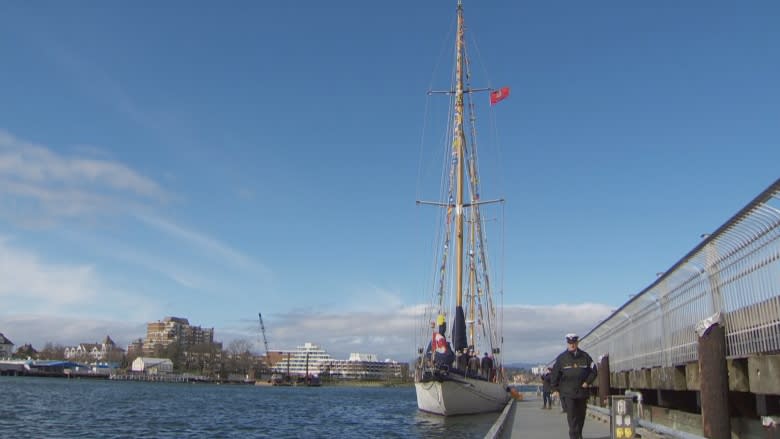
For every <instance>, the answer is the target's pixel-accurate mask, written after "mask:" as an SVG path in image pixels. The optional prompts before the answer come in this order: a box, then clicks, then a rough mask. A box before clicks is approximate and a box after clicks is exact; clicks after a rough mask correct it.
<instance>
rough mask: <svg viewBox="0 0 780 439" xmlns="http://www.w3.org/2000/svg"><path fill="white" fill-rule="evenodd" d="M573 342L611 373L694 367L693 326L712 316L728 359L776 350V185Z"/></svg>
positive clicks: (779, 255) (779, 302)
mask: <svg viewBox="0 0 780 439" xmlns="http://www.w3.org/2000/svg"><path fill="white" fill-rule="evenodd" d="M703 237H704V238H705V239H704V240H703V241H702V242H701V243H700V244H699V245H698V246H696V247H695V248H694V249H693V250H691V251H690V252H689V253H688V254H687V255H685V256H684V257H683V258H682V259H680V260H679V261H678V262H677V263H675V264H674V265H673V266H672V267H671V268H670V269H669V270H667V271H666V272H664V273H662V274H659V277H658V279H656V281H655V282H653V284H651V285H650V286H648V287H647V288H645V289H644V290H642V291H641V292H639V293H638V294H636V295H635V296H634V297H633V298H632V299H631V300H630V301H628V302H627V303H626V304H624V305H623V306H621V307H620V308H619V309H617V310H616V311H615V312H613V313H612V314H611V315H610V316H609V317H607V318H606V319H605V320H604V321H602V322H601V323H599V324H598V325H597V326H596V327H595V328H594V329H593V330H591V331H590V332H589V333H588V334H587V335H586V336H585V337H583V339H582V341H581V346H582V347H583V349H585V350H587V351H588V352H590V354H591V355H593V356H594V358H595V357H596V356H600V355H604V354H609V363H610V370H611V371H613V372H619V371H625V370H633V369H642V368H652V367H658V366H662V367H670V366H677V365H682V364H685V363H688V362H692V361H696V360H698V354H697V348H696V346H697V338H696V332H695V327H696V324H697V323H698V322H699V321H701V320H703V319H706V318H708V317H710V316H713V315H715V314H717V313H720V316H721V320H720V321H721V324H723V325H724V327H725V329H726V345H727V355H728V357H729V358H740V357H746V356H748V355H750V354H755V353H768V352H777V351H780V179H778V180H776V181H775V182H774V183H773V184H772V185H771V186H770V187H768V188H767V189H766V190H765V191H764V192H762V193H761V194H759V195H758V196H757V197H756V198H755V199H754V200H753V201H751V202H750V203H749V204H748V205H747V206H745V207H744V208H743V209H742V210H741V211H739V212H738V213H737V214H736V215H734V216H733V217H732V218H731V219H729V220H728V221H727V222H726V223H725V224H723V225H722V226H721V227H720V228H718V230H716V231H715V232H714V233H712V234H710V235H703Z"/></svg>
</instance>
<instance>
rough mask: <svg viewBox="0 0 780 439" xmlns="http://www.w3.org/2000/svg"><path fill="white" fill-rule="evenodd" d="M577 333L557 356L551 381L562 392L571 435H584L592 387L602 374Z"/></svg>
mask: <svg viewBox="0 0 780 439" xmlns="http://www.w3.org/2000/svg"><path fill="white" fill-rule="evenodd" d="M579 341H580V338H579V336H577V334H571V333H570V334H566V350H565V351H563V352H562V353H561V354H560V355H558V358H556V359H555V365H554V366H553V370H552V377H551V380H550V382H551V385H552V390H553V393H558V394H559V395H560V398H561V401H562V403H563V404H564V408H565V409H566V419H567V421H568V422H569V439H582V426H583V425H584V424H585V412H586V411H587V404H588V396H590V391H589V390H588V389H589V387H590V386H591V385H592V384H593V382H594V381H595V380H596V376H597V374H598V372H597V370H596V364H595V363H594V362H593V359H592V358H591V357H590V355H589V354H588V353H587V352H585V351H583V350H581V349H579V348H578V346H579Z"/></svg>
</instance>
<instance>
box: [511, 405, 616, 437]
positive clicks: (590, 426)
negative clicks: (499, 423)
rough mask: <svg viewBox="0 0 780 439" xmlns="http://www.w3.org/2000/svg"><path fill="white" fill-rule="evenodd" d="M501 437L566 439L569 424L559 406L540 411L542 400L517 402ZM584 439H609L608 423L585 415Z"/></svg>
mask: <svg viewBox="0 0 780 439" xmlns="http://www.w3.org/2000/svg"><path fill="white" fill-rule="evenodd" d="M509 416H510V418H509V419H507V422H506V427H507V428H505V429H504V431H503V432H502V433H501V436H500V437H501V438H504V439H510V438H511V439H568V438H569V424H568V423H567V421H566V413H561V407H560V405H554V406H553V408H552V409H549V410H546V409H542V401H541V399H536V398H527V399H524V400H522V401H516V402H515V404H514V408H513V409H512V412H511V413H510V414H509ZM582 438H583V439H610V432H609V422H604V421H603V420H601V419H600V418H595V417H593V416H591V415H590V414H588V416H587V418H585V426H584V427H583V429H582Z"/></svg>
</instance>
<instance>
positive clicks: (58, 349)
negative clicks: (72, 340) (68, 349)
mask: <svg viewBox="0 0 780 439" xmlns="http://www.w3.org/2000/svg"><path fill="white" fill-rule="evenodd" d="M38 358H39V359H41V360H64V359H65V346H63V345H61V344H54V343H52V342H50V341H47V342H46V344H44V345H43V349H41V351H40V352H39V353H38Z"/></svg>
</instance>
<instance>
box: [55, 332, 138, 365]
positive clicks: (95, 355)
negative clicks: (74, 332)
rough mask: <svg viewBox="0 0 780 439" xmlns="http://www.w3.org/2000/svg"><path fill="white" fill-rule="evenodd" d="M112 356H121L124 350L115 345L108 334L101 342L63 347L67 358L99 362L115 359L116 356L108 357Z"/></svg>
mask: <svg viewBox="0 0 780 439" xmlns="http://www.w3.org/2000/svg"><path fill="white" fill-rule="evenodd" d="M112 353H113V354H114V356H115V357H116V356H121V355H123V354H124V350H123V349H122V348H120V347H117V345H116V343H114V340H111V337H109V336H108V335H107V336H106V338H105V339H103V342H102V343H81V344H79V345H78V346H70V347H67V348H65V358H66V359H68V360H82V361H91V362H99V361H105V360H109V359H113V360H115V359H116V358H109V357H110V356H111V354H112Z"/></svg>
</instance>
